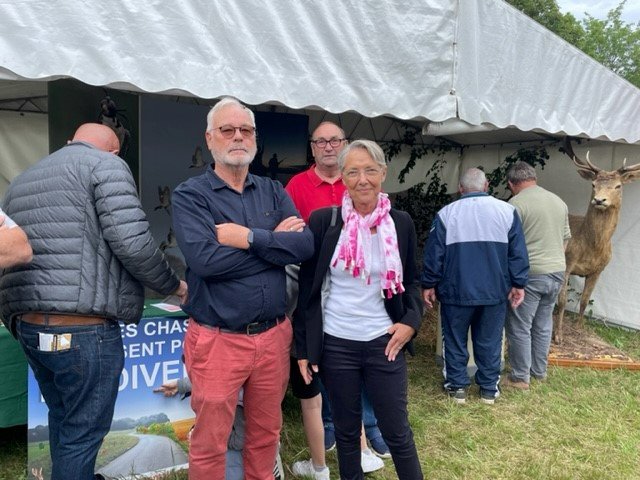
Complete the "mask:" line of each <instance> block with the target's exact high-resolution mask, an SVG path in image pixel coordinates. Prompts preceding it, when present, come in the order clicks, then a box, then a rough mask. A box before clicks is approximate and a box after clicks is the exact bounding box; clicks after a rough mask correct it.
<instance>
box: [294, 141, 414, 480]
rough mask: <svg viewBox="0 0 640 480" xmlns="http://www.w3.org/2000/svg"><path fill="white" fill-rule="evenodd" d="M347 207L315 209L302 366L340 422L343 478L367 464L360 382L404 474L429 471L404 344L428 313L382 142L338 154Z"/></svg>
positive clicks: (301, 305) (300, 333)
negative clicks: (414, 419)
mask: <svg viewBox="0 0 640 480" xmlns="http://www.w3.org/2000/svg"><path fill="white" fill-rule="evenodd" d="M338 165H339V167H340V170H341V172H342V181H343V182H344V184H345V186H346V187H347V192H346V193H345V195H344V198H343V200H342V207H341V208H336V207H332V208H324V209H320V210H317V211H315V212H314V213H312V214H311V218H310V219H309V227H310V229H311V230H312V232H313V234H314V238H315V254H314V256H313V257H312V258H311V259H310V260H308V261H307V262H305V263H303V264H302V268H301V270H300V297H299V299H298V310H297V311H296V313H295V315H294V318H295V321H294V329H295V338H296V352H297V355H298V365H299V367H300V372H301V374H302V376H303V378H304V379H305V381H306V382H307V383H309V382H310V381H311V378H312V376H313V375H320V377H321V379H322V382H323V383H324V385H325V387H326V389H327V392H328V394H329V400H330V401H331V407H332V412H333V420H334V424H335V427H336V444H337V447H338V462H339V466H340V478H341V479H343V480H354V479H362V478H364V474H363V472H362V469H361V467H360V428H361V421H362V420H361V416H362V412H361V408H362V407H361V406H362V403H361V399H360V395H361V390H362V385H364V387H365V388H366V390H367V393H368V395H369V398H370V400H371V404H372V405H373V409H374V412H375V414H376V417H377V418H378V426H379V428H380V431H381V432H382V437H383V438H384V441H385V442H386V443H387V445H388V446H389V450H390V452H391V456H392V458H393V463H394V465H395V467H396V472H397V474H398V478H399V479H400V480H415V479H422V478H423V476H422V471H421V468H420V462H419V460H418V454H417V452H416V447H415V443H414V441H413V432H412V431H411V426H410V425H409V418H408V413H407V383H408V379H407V366H406V362H405V351H406V350H409V352H411V353H412V342H411V340H412V338H413V337H415V335H416V332H417V331H418V328H419V327H420V322H421V319H422V300H421V298H420V290H419V284H418V282H417V278H416V274H417V272H416V266H415V258H416V257H415V255H416V233H415V227H414V225H413V221H412V220H411V217H410V216H409V215H408V214H407V213H405V212H401V211H398V210H395V209H392V208H391V204H390V202H389V198H388V196H387V195H386V194H385V193H382V182H383V181H384V179H385V176H386V172H387V167H386V163H385V158H384V153H383V151H382V149H381V148H380V147H379V146H378V145H377V144H376V143H375V142H371V141H369V140H356V141H354V142H353V143H351V144H350V145H348V146H347V147H345V148H344V149H343V150H342V152H341V153H340V155H339V157H338Z"/></svg>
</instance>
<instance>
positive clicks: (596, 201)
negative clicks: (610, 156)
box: [553, 137, 640, 343]
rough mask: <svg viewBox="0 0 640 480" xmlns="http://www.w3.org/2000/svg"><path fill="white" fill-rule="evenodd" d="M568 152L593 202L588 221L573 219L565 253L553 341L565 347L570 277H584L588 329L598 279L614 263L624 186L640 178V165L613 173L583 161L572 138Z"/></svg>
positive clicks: (581, 313)
mask: <svg viewBox="0 0 640 480" xmlns="http://www.w3.org/2000/svg"><path fill="white" fill-rule="evenodd" d="M564 151H565V153H566V154H567V155H569V157H571V159H572V160H573V163H575V165H576V168H577V170H578V173H579V174H580V176H581V177H582V178H584V179H585V180H591V181H592V182H591V185H592V188H591V202H590V203H589V207H588V209H587V213H586V215H585V216H584V217H575V216H572V217H573V218H572V219H571V240H569V243H568V244H567V249H566V251H565V259H566V263H567V266H566V271H565V278H564V286H563V287H562V290H561V291H560V295H559V296H558V316H557V317H556V323H555V324H554V326H553V338H554V341H555V342H556V343H562V322H563V319H564V309H565V306H566V304H567V284H568V281H569V275H578V276H581V277H584V279H585V280H584V289H583V291H582V294H581V297H580V309H579V318H580V325H581V326H583V325H584V311H585V309H586V307H587V304H588V303H589V299H590V298H591V293H592V292H593V289H594V287H595V286H596V282H597V281H598V277H599V276H600V274H601V273H602V271H603V270H604V268H605V267H606V266H607V265H608V264H609V261H610V260H611V237H612V236H613V232H614V231H615V229H616V226H617V225H618V218H619V217H620V206H621V205H622V185H623V184H625V183H629V182H632V181H634V180H636V179H637V178H640V163H637V164H635V165H632V166H630V167H627V166H626V160H627V159H626V158H625V159H624V161H623V164H622V167H620V168H619V169H617V170H613V171H611V172H609V171H606V170H602V169H601V168H598V167H596V166H595V165H594V164H593V163H591V161H590V160H589V152H587V157H586V161H582V160H581V159H580V158H578V156H577V155H576V154H575V153H573V148H572V147H571V141H570V139H569V137H565V140H564Z"/></svg>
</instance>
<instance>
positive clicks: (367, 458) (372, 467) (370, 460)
mask: <svg viewBox="0 0 640 480" xmlns="http://www.w3.org/2000/svg"><path fill="white" fill-rule="evenodd" d="M360 465H362V471H363V472H364V473H371V472H375V471H376V470H380V469H381V468H383V467H384V462H383V461H382V459H381V458H378V457H376V456H375V455H374V453H373V452H372V451H371V450H370V449H368V448H366V449H364V450H362V452H361V454H360Z"/></svg>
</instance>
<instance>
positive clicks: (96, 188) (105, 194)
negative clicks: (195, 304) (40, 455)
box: [0, 123, 187, 480]
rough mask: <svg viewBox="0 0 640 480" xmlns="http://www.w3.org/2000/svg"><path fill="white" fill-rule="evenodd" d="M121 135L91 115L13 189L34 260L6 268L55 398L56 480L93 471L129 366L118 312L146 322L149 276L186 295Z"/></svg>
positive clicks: (17, 318) (19, 320) (6, 299)
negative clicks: (153, 226) (123, 153)
mask: <svg viewBox="0 0 640 480" xmlns="http://www.w3.org/2000/svg"><path fill="white" fill-rule="evenodd" d="M118 149H119V143H118V139H117V137H116V135H115V133H114V132H113V131H112V130H111V129H110V128H109V127H106V126H104V125H99V124H93V123H87V124H84V125H81V126H80V128H78V130H77V131H76V133H75V135H74V138H73V140H72V141H71V142H70V143H69V144H68V145H66V146H65V147H63V148H61V149H60V150H58V151H56V152H54V153H52V154H51V155H49V156H48V157H46V158H44V159H43V160H41V161H40V162H38V163H37V164H36V165H34V166H33V167H31V168H29V169H28V170H26V171H25V172H23V173H22V174H21V175H19V176H18V177H16V179H15V180H14V181H13V182H12V183H11V185H10V186H9V190H8V192H7V195H6V197H5V203H4V210H5V211H6V213H7V215H10V216H11V218H12V219H13V220H14V221H15V222H16V223H18V224H19V225H20V226H21V227H22V228H23V230H24V231H25V232H26V234H27V237H28V238H29V241H30V243H31V247H32V249H33V260H32V262H31V263H30V264H27V265H20V266H16V267H12V268H9V269H6V270H5V271H4V274H3V275H2V277H0V313H1V315H2V318H3V320H4V321H5V323H6V324H7V326H8V327H9V328H10V330H11V331H12V332H13V333H14V335H16V336H17V338H18V340H19V341H20V344H21V345H22V348H23V349H24V351H25V354H26V356H27V360H28V361H29V364H30V365H31V368H32V369H33V372H34V374H35V377H36V379H37V381H38V385H39V387H40V391H41V393H42V395H43V397H44V399H45V401H46V402H47V406H48V407H49V440H50V442H49V445H50V448H51V459H52V462H53V467H52V473H51V479H52V480H62V479H65V480H68V479H74V480H93V479H94V478H96V477H95V476H94V466H95V461H96V456H97V454H98V450H99V448H100V445H101V444H102V440H103V438H104V436H105V435H106V434H107V433H108V431H109V427H110V426H111V420H112V417H113V409H114V405H115V401H116V395H117V393H118V382H119V378H120V373H121V371H122V367H123V364H124V351H123V348H122V337H121V333H120V326H119V324H118V320H121V321H123V322H125V323H131V322H137V321H138V320H139V319H140V316H141V314H142V308H143V303H144V293H143V285H144V286H147V287H149V288H152V289H153V290H156V291H158V292H160V293H162V294H165V295H167V294H170V293H175V294H176V295H179V296H180V297H181V300H182V301H183V302H184V301H185V300H186V295H187V289H186V284H185V283H184V282H182V281H180V279H179V278H178V277H177V276H176V275H175V273H174V272H173V271H172V270H171V268H170V267H169V265H168V264H167V262H166V261H165V259H164V257H163V255H162V253H161V252H160V250H159V249H158V248H157V246H156V244H155V242H154V240H153V238H152V236H151V234H150V232H149V224H148V223H147V220H146V217H145V214H144V212H143V210H142V207H141V205H140V201H139V199H138V196H137V192H136V186H135V183H134V181H133V177H132V175H131V172H130V170H129V168H128V167H127V165H126V164H125V162H124V161H122V159H120V158H118V157H117V156H116V154H117V153H118Z"/></svg>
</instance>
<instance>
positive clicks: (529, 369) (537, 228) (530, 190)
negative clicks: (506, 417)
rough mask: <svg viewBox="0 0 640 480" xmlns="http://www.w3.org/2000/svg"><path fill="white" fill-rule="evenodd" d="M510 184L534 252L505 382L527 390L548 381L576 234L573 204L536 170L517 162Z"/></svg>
mask: <svg viewBox="0 0 640 480" xmlns="http://www.w3.org/2000/svg"><path fill="white" fill-rule="evenodd" d="M507 184H508V186H509V189H510V190H511V192H512V193H513V194H514V196H513V197H512V198H511V200H509V203H511V204H512V205H513V206H515V207H516V210H517V211H518V214H519V215H520V219H521V221H522V228H523V230H524V237H525V241H526V244H527V251H528V252H529V265H530V270H529V283H528V284H527V286H526V288H525V297H524V301H523V302H522V304H521V305H520V306H519V307H518V308H516V309H513V308H510V309H509V310H508V312H507V320H506V323H505V330H506V334H507V339H508V341H509V363H510V365H511V373H510V374H509V375H507V377H506V378H504V379H503V380H502V382H501V384H502V386H510V387H515V388H519V389H521V390H527V389H528V388H529V381H530V379H531V377H533V378H536V379H544V378H545V377H546V376H547V357H548V355H549V346H550V345H551V333H552V330H553V317H552V315H553V306H554V304H555V302H556V298H557V297H558V293H559V292H560V288H561V287H562V283H563V281H564V271H565V259H564V249H565V247H566V245H567V242H568V240H569V238H571V232H570V230H569V214H568V209H567V205H566V204H565V203H564V202H563V201H562V199H560V197H558V196H557V195H555V194H554V193H551V192H549V191H547V190H545V189H544V188H542V187H540V186H538V184H537V177H536V171H535V169H534V168H533V167H532V166H531V165H529V164H528V163H526V162H517V163H515V164H514V165H513V166H512V167H511V168H510V169H509V171H508V172H507Z"/></svg>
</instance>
